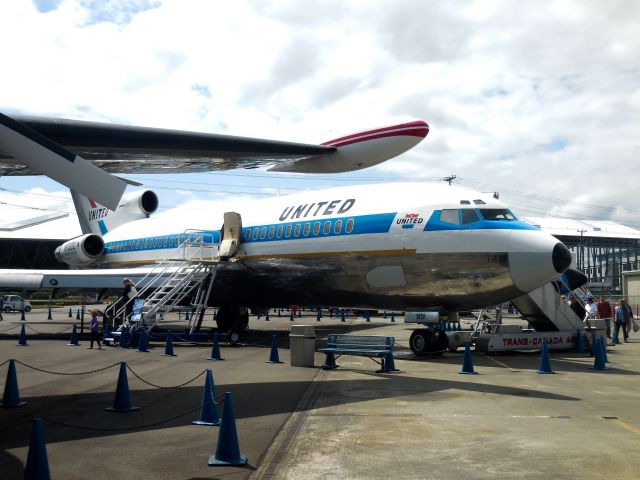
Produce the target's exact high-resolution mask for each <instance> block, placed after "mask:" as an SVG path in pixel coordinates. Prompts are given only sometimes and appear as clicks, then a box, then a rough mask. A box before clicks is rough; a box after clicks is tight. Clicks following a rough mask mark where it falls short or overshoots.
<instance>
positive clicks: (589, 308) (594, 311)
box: [584, 297, 598, 320]
mask: <svg viewBox="0 0 640 480" xmlns="http://www.w3.org/2000/svg"><path fill="white" fill-rule="evenodd" d="M584 309H585V312H586V313H585V316H584V319H585V320H589V319H590V318H596V317H597V316H598V307H596V304H595V303H593V298H591V297H589V298H587V303H585V305H584Z"/></svg>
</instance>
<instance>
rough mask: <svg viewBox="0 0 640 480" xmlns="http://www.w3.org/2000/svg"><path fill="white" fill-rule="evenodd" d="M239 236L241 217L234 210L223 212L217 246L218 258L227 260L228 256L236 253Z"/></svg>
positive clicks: (238, 245)
mask: <svg viewBox="0 0 640 480" xmlns="http://www.w3.org/2000/svg"><path fill="white" fill-rule="evenodd" d="M241 236H242V217H240V214H239V213H236V212H225V213H224V223H223V225H222V235H221V238H220V246H219V247H218V257H220V260H229V258H231V257H233V256H234V255H235V254H236V253H238V249H239V248H240V238H241Z"/></svg>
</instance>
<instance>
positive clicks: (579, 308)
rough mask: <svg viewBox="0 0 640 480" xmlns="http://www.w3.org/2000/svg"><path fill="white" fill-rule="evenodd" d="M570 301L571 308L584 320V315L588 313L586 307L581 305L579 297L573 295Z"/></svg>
mask: <svg viewBox="0 0 640 480" xmlns="http://www.w3.org/2000/svg"><path fill="white" fill-rule="evenodd" d="M570 302H571V303H570V304H569V306H570V307H571V310H573V311H574V312H575V314H576V315H577V316H578V317H580V320H584V317H585V315H586V314H587V312H586V310H585V309H584V307H583V306H582V305H580V303H579V302H578V299H577V298H576V297H571V300H570Z"/></svg>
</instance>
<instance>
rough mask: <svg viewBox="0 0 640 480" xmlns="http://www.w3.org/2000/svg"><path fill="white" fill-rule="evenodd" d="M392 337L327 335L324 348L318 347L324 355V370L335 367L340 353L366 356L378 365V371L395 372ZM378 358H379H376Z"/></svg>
mask: <svg viewBox="0 0 640 480" xmlns="http://www.w3.org/2000/svg"><path fill="white" fill-rule="evenodd" d="M394 341H395V339H394V338H393V337H385V336H381V335H337V334H331V335H329V336H328V337H327V346H326V348H320V349H318V351H319V352H323V353H324V354H325V355H326V359H325V364H324V365H323V366H322V368H323V369H324V370H332V369H334V368H337V367H338V365H337V364H336V358H340V357H341V356H342V355H359V356H364V357H368V358H370V359H371V360H373V361H374V362H376V363H378V364H379V365H380V370H377V372H378V373H388V372H397V371H398V370H397V369H396V368H395V364H394V362H393V344H394ZM377 359H379V360H377Z"/></svg>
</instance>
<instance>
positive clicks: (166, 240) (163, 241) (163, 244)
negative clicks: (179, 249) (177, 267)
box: [162, 237, 169, 247]
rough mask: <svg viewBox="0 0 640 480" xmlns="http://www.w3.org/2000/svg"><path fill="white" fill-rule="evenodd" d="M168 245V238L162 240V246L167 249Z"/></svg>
mask: <svg viewBox="0 0 640 480" xmlns="http://www.w3.org/2000/svg"><path fill="white" fill-rule="evenodd" d="M167 245H169V238H168V237H164V239H163V240H162V246H163V247H166V246H167Z"/></svg>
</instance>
